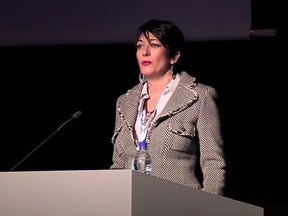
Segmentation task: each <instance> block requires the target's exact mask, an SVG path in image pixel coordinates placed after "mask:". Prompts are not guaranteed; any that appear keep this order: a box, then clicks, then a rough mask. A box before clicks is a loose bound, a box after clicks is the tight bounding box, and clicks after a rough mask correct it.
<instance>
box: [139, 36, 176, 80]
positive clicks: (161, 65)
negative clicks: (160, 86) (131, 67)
mask: <svg viewBox="0 0 288 216" xmlns="http://www.w3.org/2000/svg"><path fill="white" fill-rule="evenodd" d="M136 46H137V51H136V58H137V61H138V65H139V68H140V71H141V73H142V74H143V75H144V76H146V77H147V78H150V79H151V78H157V77H160V76H162V75H164V74H165V73H166V72H167V71H169V70H170V68H171V62H170V61H171V58H170V57H169V55H168V50H167V49H166V48H165V47H164V46H163V45H162V43H161V42H160V41H159V40H158V39H157V38H156V37H155V36H154V35H153V34H151V33H150V32H149V34H148V38H146V37H145V36H144V35H143V34H142V35H140V37H139V39H138V41H137V44H136Z"/></svg>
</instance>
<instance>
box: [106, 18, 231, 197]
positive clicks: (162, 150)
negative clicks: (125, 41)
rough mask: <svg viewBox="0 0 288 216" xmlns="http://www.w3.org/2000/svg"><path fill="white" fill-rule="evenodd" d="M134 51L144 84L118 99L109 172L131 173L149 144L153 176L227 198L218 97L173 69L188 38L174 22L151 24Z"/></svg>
mask: <svg viewBox="0 0 288 216" xmlns="http://www.w3.org/2000/svg"><path fill="white" fill-rule="evenodd" d="M135 46H136V58H137V61H138V65H139V68H140V77H139V80H140V83H138V84H137V85H136V86H134V87H133V88H132V89H130V90H128V91H127V93H126V94H123V95H121V96H120V97H119V98H118V100H117V107H116V118H115V131H114V135H113V137H112V143H113V144H114V149H113V157H112V162H113V164H112V165H111V167H110V168H111V169H125V168H126V169H127V168H129V167H130V166H131V164H130V163H131V160H129V157H130V156H131V155H134V153H135V152H136V151H137V144H138V143H139V142H140V141H143V140H146V142H147V143H148V152H149V153H150V155H151V159H152V172H151V175H153V176H156V177H159V178H161V179H165V180H168V181H172V182H175V183H178V184H182V185H185V186H189V187H192V188H196V189H200V190H202V191H206V192H209V193H212V194H216V195H223V188H224V183H225V164H226V162H225V158H224V153H223V140H222V136H221V130H220V127H221V125H220V118H219V112H218V108H217V105H216V102H215V100H216V98H217V92H216V91H215V90H214V88H212V87H210V86H207V85H204V84H201V83H197V82H196V79H195V78H194V77H192V76H191V75H189V74H188V73H187V72H185V71H176V70H175V69H174V65H175V64H176V63H177V62H178V61H179V58H180V57H181V52H182V48H183V46H184V36H183V33H182V32H181V30H180V29H179V28H178V27H177V26H176V25H175V24H173V23H172V22H170V21H165V20H155V19H152V20H149V21H148V22H146V23H144V24H143V25H142V26H140V27H139V29H138V31H137V34H136V41H135ZM127 161H128V163H127ZM199 168H200V169H199ZM198 170H200V171H201V172H199V171H198ZM199 174H201V175H199Z"/></svg>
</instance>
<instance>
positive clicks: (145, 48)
mask: <svg viewBox="0 0 288 216" xmlns="http://www.w3.org/2000/svg"><path fill="white" fill-rule="evenodd" d="M142 54H143V56H149V55H150V49H149V47H144V48H143V52H142Z"/></svg>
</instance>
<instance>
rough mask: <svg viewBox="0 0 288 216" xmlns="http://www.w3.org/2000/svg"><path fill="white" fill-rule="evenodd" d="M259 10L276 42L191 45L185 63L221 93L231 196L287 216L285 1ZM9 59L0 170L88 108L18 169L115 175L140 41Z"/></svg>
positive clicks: (30, 52)
mask: <svg viewBox="0 0 288 216" xmlns="http://www.w3.org/2000/svg"><path fill="white" fill-rule="evenodd" d="M251 9H252V24H251V29H254V30H258V29H260V30H261V29H275V30H276V34H275V35H274V36H267V35H266V36H265V35H264V36H263V35H261V36H259V35H257V34H256V35H251V37H250V39H248V40H222V41H218V40H217V41H213V40H211V41H197V42H193V41H188V43H187V47H186V50H185V51H186V52H185V54H186V55H185V56H184V59H183V62H182V63H183V65H185V66H186V68H187V70H188V72H189V73H191V74H193V75H195V76H196V77H197V78H198V80H199V81H200V82H203V83H206V84H209V85H212V86H214V87H215V88H216V90H217V91H218V92H219V96H220V104H219V108H220V112H221V116H222V123H223V136H224V141H225V152H226V156H227V162H228V168H227V171H228V172H227V187H226V189H225V190H226V196H227V197H230V198H233V199H236V200H240V201H243V202H247V203H251V204H254V205H258V206H261V207H264V211H265V216H272V215H273V216H280V215H281V216H284V215H288V199H287V192H288V186H287V180H288V179H287V177H286V170H287V162H286V160H285V156H286V152H285V149H286V146H285V144H286V141H285V140H286V139H285V138H286V136H285V135H286V131H285V130H284V129H285V128H286V126H285V125H286V121H285V119H287V117H286V110H287V109H286V102H285V100H286V98H287V95H286V82H285V79H284V76H285V72H286V71H287V66H286V65H285V64H284V63H286V62H285V60H286V58H287V57H285V52H286V51H287V49H286V48H285V44H286V42H287V41H286V29H285V26H284V25H283V23H282V17H281V15H282V13H280V9H279V8H278V5H276V4H275V3H274V4H272V2H271V1H270V2H269V1H252V7H251ZM0 53H1V89H0V90H1V115H2V116H1V121H0V122H1V128H2V129H1V131H2V132H1V136H0V139H1V141H0V143H1V147H0V148H1V149H0V171H9V170H10V169H11V168H12V167H13V166H14V165H15V164H16V163H18V162H19V161H20V160H21V159H22V158H23V157H25V156H26V155H27V154H28V153H30V152H31V151H32V150H33V149H34V148H36V147H37V146H38V145H39V144H40V143H41V142H43V141H44V140H45V139H46V138H47V137H48V136H49V135H50V134H52V133H53V132H54V131H55V130H56V129H57V128H58V127H59V126H60V125H61V124H63V123H64V122H65V121H66V120H68V119H69V118H71V116H72V114H73V113H74V112H76V111H78V110H81V111H82V113H83V114H82V116H81V117H80V118H79V119H78V120H77V121H75V122H70V123H69V124H67V125H66V126H65V127H63V128H62V129H61V131H60V132H59V133H57V134H56V135H55V136H53V137H52V138H51V139H50V140H49V141H48V142H47V143H45V145H43V146H42V147H41V148H40V149H38V150H37V151H36V152H35V153H34V154H32V155H31V156H30V157H29V158H27V160H25V161H24V162H23V163H22V164H21V165H20V166H19V167H17V169H16V171H31V170H32V171H33V170H43V171H45V170H90V169H91V170H94V169H108V168H109V166H110V164H111V156H112V144H111V142H110V140H111V137H112V133H113V129H114V114H115V102H116V99H117V97H118V96H119V95H120V94H121V93H124V92H125V91H126V90H127V89H128V88H130V87H132V86H133V85H134V84H136V83H137V82H138V68H137V65H136V60H135V52H134V47H133V45H132V43H121V44H120V43H119V44H86V45H77V44H73V45H37V46H4V47H0ZM286 61H287V60H286ZM285 77H286V76H285Z"/></svg>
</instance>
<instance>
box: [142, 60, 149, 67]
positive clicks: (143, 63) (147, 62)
mask: <svg viewBox="0 0 288 216" xmlns="http://www.w3.org/2000/svg"><path fill="white" fill-rule="evenodd" d="M141 64H142V65H144V66H147V65H149V64H151V62H150V61H142V63H141Z"/></svg>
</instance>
